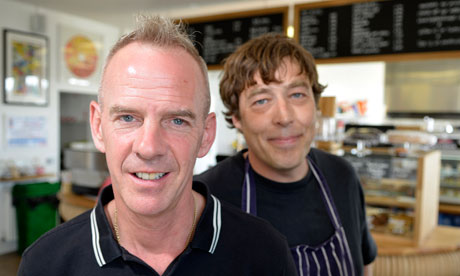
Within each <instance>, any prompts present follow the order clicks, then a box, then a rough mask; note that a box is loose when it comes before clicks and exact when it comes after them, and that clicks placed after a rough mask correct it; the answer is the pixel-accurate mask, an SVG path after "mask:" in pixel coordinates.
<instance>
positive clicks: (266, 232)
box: [221, 201, 286, 246]
mask: <svg viewBox="0 0 460 276" xmlns="http://www.w3.org/2000/svg"><path fill="white" fill-rule="evenodd" d="M221 204H222V223H223V224H224V223H225V226H224V227H225V228H226V229H227V231H229V232H230V233H232V235H233V236H234V238H235V239H237V238H238V239H243V240H248V241H249V242H251V241H252V242H257V241H260V242H264V241H267V240H271V241H272V242H276V241H278V242H279V243H278V246H281V245H282V244H283V243H284V242H285V241H286V238H285V237H284V236H283V235H282V234H281V233H280V232H279V231H278V230H276V229H275V228H274V227H273V226H272V225H271V224H270V223H269V222H268V221H266V220H265V219H262V218H260V217H256V216H253V215H251V214H248V213H245V212H244V211H242V210H241V209H239V208H237V207H235V206H233V205H232V204H230V203H228V202H225V201H222V203H221Z"/></svg>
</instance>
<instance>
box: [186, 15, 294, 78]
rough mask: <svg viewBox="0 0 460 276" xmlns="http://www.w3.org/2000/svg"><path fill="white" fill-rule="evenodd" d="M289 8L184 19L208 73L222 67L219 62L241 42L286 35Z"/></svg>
mask: <svg viewBox="0 0 460 276" xmlns="http://www.w3.org/2000/svg"><path fill="white" fill-rule="evenodd" d="M287 17H288V7H280V8H271V9H260V10H254V11H247V12H239V13H229V14H220V15H215V16H207V17H198V18H189V19H184V20H183V22H184V23H186V24H187V31H188V33H189V34H191V35H192V37H193V40H194V41H195V47H196V48H197V49H198V51H199V53H200V55H201V56H202V57H203V58H204V60H205V61H206V63H207V64H208V68H209V69H217V68H221V67H222V61H223V60H224V59H225V58H226V57H227V56H228V55H230V54H231V53H233V52H234V51H235V50H236V48H238V46H240V45H241V44H243V43H244V42H246V41H248V40H250V39H252V38H254V37H257V36H260V35H262V34H265V33H270V32H275V33H286V30H287Z"/></svg>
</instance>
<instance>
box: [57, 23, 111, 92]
mask: <svg viewBox="0 0 460 276" xmlns="http://www.w3.org/2000/svg"><path fill="white" fill-rule="evenodd" d="M58 33H59V49H60V52H61V55H60V58H59V64H58V68H59V70H58V72H59V78H60V82H61V83H64V84H68V85H76V86H99V80H100V73H101V64H102V62H103V59H102V49H103V42H102V41H103V35H102V34H98V33H95V32H91V31H88V30H84V29H78V28H75V27H73V26H68V25H60V26H59V29H58Z"/></svg>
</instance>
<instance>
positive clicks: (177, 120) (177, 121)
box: [172, 118, 184, 126]
mask: <svg viewBox="0 0 460 276" xmlns="http://www.w3.org/2000/svg"><path fill="white" fill-rule="evenodd" d="M172 121H173V123H174V124H175V125H178V126H180V125H183V124H184V120H182V119H179V118H174V119H173V120H172Z"/></svg>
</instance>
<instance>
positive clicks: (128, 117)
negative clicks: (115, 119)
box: [121, 115, 134, 123]
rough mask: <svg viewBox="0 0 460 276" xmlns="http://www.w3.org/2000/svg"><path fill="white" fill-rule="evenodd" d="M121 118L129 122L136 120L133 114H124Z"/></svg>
mask: <svg viewBox="0 0 460 276" xmlns="http://www.w3.org/2000/svg"><path fill="white" fill-rule="evenodd" d="M121 120H122V121H123V122H127V123H129V122H132V121H133V120H134V117H133V116H131V115H123V116H121Z"/></svg>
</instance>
